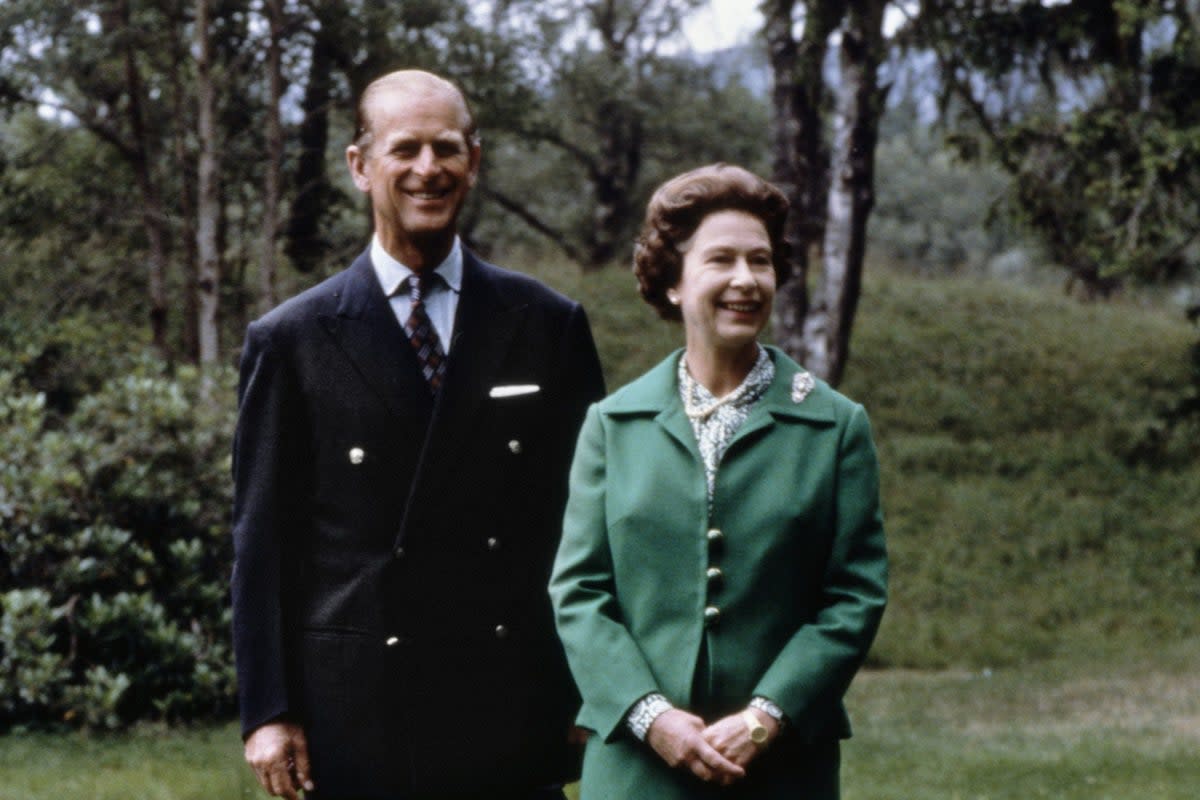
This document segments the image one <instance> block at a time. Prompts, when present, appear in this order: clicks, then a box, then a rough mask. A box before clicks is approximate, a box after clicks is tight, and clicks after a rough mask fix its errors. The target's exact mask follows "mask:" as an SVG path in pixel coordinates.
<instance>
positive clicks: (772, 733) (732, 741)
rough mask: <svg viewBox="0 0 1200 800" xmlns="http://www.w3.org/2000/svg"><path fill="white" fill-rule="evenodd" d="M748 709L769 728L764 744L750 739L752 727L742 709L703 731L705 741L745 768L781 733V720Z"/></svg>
mask: <svg viewBox="0 0 1200 800" xmlns="http://www.w3.org/2000/svg"><path fill="white" fill-rule="evenodd" d="M747 711H749V712H750V713H751V714H753V715H754V716H755V717H757V718H758V721H759V722H761V723H762V724H763V726H764V727H765V728H766V729H767V741H766V742H764V743H763V744H755V743H754V742H752V741H750V728H749V726H747V725H746V719H745V717H744V716H742V715H743V714H744V713H745V712H741V711H739V712H738V713H736V714H730V715H729V716H728V717H722V718H721V719H719V720H717V721H716V722H714V723H713V724H712V725H709V726H708V727H707V728H705V729H704V730H703V731H702V732H701V736H703V737H704V741H706V742H708V744H709V745H711V746H712V747H713V748H714V749H716V750H717V751H718V752H719V753H720V754H721V755H723V756H725V758H727V759H728V760H730V761H731V762H733V763H734V764H737V765H738V766H739V767H742V768H743V769H745V767H746V766H747V765H748V764H749V763H750V762H751V761H753V760H754V757H755V756H757V755H758V754H759V753H761V752H762V751H763V750H765V749H766V748H767V747H768V746H769V745H770V744H771V742H773V741H775V737H776V736H778V735H779V722H778V721H776V720H775V718H774V717H772V716H771V715H770V714H767V713H765V712H763V711H759V710H758V709H757V708H753V707H751V708H748V709H747Z"/></svg>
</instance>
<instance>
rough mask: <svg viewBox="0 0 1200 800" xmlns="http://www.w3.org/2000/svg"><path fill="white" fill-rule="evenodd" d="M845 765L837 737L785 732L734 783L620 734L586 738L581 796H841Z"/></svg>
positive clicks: (756, 799) (675, 799) (665, 799)
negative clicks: (706, 777)
mask: <svg viewBox="0 0 1200 800" xmlns="http://www.w3.org/2000/svg"><path fill="white" fill-rule="evenodd" d="M840 769H841V750H840V744H839V742H838V740H836V739H830V740H822V741H817V742H803V741H800V740H792V739H791V738H790V737H788V735H787V732H786V731H785V732H784V734H783V736H781V737H780V738H779V739H777V740H776V741H775V742H773V743H772V744H771V746H770V748H769V749H768V750H767V751H766V752H764V753H763V754H762V755H760V756H759V757H758V758H756V759H755V760H754V761H752V762H750V765H749V766H748V767H747V768H746V777H745V778H743V779H742V780H740V781H738V782H737V783H735V784H733V785H732V786H727V787H722V786H718V785H716V784H711V783H705V782H704V781H702V780H700V779H699V778H697V777H696V776H695V775H693V774H692V773H691V772H690V771H689V770H687V769H686V768H685V767H680V768H676V769H672V768H671V767H668V766H667V764H666V762H664V761H663V760H662V759H661V758H659V756H658V754H657V753H655V752H654V750H652V749H651V748H650V745H648V744H645V743H644V742H639V741H637V740H636V739H634V738H633V737H632V736H629V735H626V734H624V733H622V734H621V735H620V736H619V737H618V738H617V739H616V740H615V741H613V742H610V743H608V744H606V743H604V742H603V741H601V740H600V737H599V736H592V737H591V739H589V740H588V744H587V749H586V751H585V752H584V757H583V777H582V778H581V779H580V783H579V786H580V793H579V798H580V800H641V799H642V798H645V800H785V799H786V800H838V797H839V788H838V787H839V781H838V775H839V772H840Z"/></svg>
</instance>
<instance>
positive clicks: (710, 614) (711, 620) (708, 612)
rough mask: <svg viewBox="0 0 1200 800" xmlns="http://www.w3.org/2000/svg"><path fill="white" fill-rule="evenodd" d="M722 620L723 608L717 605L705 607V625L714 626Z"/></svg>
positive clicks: (707, 626)
mask: <svg viewBox="0 0 1200 800" xmlns="http://www.w3.org/2000/svg"><path fill="white" fill-rule="evenodd" d="M720 621H721V609H719V608H717V607H716V606H709V607H708V608H706V609H704V627H706V628H714V627H716V625H717V623H718V622H720Z"/></svg>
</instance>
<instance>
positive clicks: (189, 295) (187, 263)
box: [171, 37, 200, 364]
mask: <svg viewBox="0 0 1200 800" xmlns="http://www.w3.org/2000/svg"><path fill="white" fill-rule="evenodd" d="M187 57H188V50H187V41H186V39H185V38H183V37H180V41H179V43H178V48H177V51H176V56H175V64H174V66H175V69H174V72H173V74H172V75H171V91H172V93H173V95H174V97H173V99H172V103H173V107H174V110H175V125H174V129H175V134H174V149H175V169H176V171H177V173H178V175H179V218H180V220H181V222H180V224H181V226H182V233H181V237H180V238H181V239H182V240H183V243H184V247H183V257H182V259H181V260H180V261H179V262H178V263H179V265H180V266H179V274H180V284H181V286H182V289H181V291H182V292H183V331H182V342H183V347H182V350H183V353H184V357H185V358H186V359H187V360H188V361H190V362H191V363H193V364H195V363H196V362H197V361H199V360H200V331H199V322H200V311H199V307H198V305H197V298H196V281H197V278H196V269H197V268H196V260H197V255H196V209H195V203H194V202H193V200H194V197H195V196H194V195H193V192H194V191H195V182H194V181H193V180H192V162H191V158H190V157H189V155H188V149H187V136H186V133H187V125H188V115H187V111H186V109H187V103H188V98H187V92H186V91H185V89H184V84H183V77H182V76H183V75H184V61H185V59H187Z"/></svg>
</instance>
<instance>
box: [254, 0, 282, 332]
mask: <svg viewBox="0 0 1200 800" xmlns="http://www.w3.org/2000/svg"><path fill="white" fill-rule="evenodd" d="M267 14H268V16H269V17H270V25H271V28H270V42H269V44H268V45H267V82H268V88H267V166H266V176H265V177H264V185H263V229H262V261H261V262H260V264H259V276H258V277H259V281H258V287H259V290H258V295H259V296H258V305H259V310H260V311H261V312H263V313H266V312H267V311H269V310H270V309H271V308H273V307H274V305H275V303H276V302H277V298H276V296H275V272H276V262H277V258H276V253H277V250H276V243H277V242H276V240H277V239H278V238H279V183H280V180H279V175H280V170H281V166H282V163H283V124H282V122H281V121H280V118H279V101H280V97H281V96H282V94H283V75H282V67H281V62H282V51H283V43H282V41H281V39H282V37H283V0H267Z"/></svg>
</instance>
